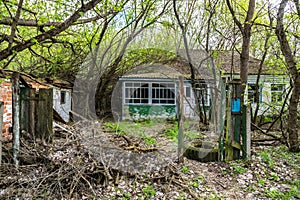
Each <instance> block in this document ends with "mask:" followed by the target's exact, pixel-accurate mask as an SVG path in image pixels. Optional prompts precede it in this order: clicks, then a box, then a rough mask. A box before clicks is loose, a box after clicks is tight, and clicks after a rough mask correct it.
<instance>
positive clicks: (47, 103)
mask: <svg viewBox="0 0 300 200" xmlns="http://www.w3.org/2000/svg"><path fill="white" fill-rule="evenodd" d="M13 73H14V71H11V70H1V71H0V102H3V103H4V110H3V124H2V134H3V140H11V139H12V134H11V133H12V125H13V124H12V123H13V114H12V106H13V103H12V93H13V91H12V78H11V77H12V74H13ZM19 85H20V90H19V95H20V100H19V101H20V108H19V109H20V110H19V111H20V131H26V132H29V133H30V134H33V135H35V134H39V133H38V132H44V131H46V130H50V131H51V132H52V122H53V116H55V118H56V119H58V120H59V121H62V122H65V123H67V122H69V121H70V111H71V91H72V90H71V87H70V84H69V83H67V82H65V81H61V80H55V79H38V78H34V77H32V76H30V75H28V74H25V73H19ZM47 119H49V120H48V125H47V126H45V124H43V123H42V124H40V123H39V122H38V121H47ZM49 123H50V124H49Z"/></svg>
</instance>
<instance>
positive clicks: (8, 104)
mask: <svg viewBox="0 0 300 200" xmlns="http://www.w3.org/2000/svg"><path fill="white" fill-rule="evenodd" d="M0 101H2V102H4V113H3V125H2V134H3V140H4V141H5V140H10V139H12V134H11V133H9V127H11V126H12V88H11V82H10V80H7V79H0ZM0 128H1V127H0ZM0 130H1V129H0Z"/></svg>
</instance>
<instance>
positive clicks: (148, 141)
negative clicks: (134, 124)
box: [144, 135, 156, 145]
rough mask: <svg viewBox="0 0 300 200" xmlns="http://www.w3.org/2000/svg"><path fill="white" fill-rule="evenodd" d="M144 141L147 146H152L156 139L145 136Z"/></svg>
mask: <svg viewBox="0 0 300 200" xmlns="http://www.w3.org/2000/svg"><path fill="white" fill-rule="evenodd" d="M144 140H145V144H147V145H153V144H155V143H156V139H155V138H153V137H151V136H150V135H145V136H144Z"/></svg>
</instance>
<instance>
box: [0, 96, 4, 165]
mask: <svg viewBox="0 0 300 200" xmlns="http://www.w3.org/2000/svg"><path fill="white" fill-rule="evenodd" d="M3 111H4V103H3V102H0V130H1V132H0V166H1V162H2V122H3Z"/></svg>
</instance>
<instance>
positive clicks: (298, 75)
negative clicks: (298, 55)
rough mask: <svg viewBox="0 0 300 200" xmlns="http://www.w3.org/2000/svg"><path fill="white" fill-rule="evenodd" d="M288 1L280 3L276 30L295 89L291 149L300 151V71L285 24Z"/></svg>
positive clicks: (291, 104)
mask: <svg viewBox="0 0 300 200" xmlns="http://www.w3.org/2000/svg"><path fill="white" fill-rule="evenodd" d="M287 2H288V0H282V1H281V3H280V6H279V9H278V13H277V25H276V31H275V32H276V35H277V38H278V40H279V43H280V48H281V51H282V53H283V55H284V58H285V62H286V64H287V68H288V72H289V74H290V76H291V78H292V82H293V91H292V94H291V98H290V104H289V108H288V110H289V115H288V121H287V126H288V128H287V132H288V143H289V150H290V151H292V152H299V151H300V147H299V140H298V127H297V124H298V123H297V116H298V112H297V111H298V104H299V98H300V72H299V71H298V70H297V65H296V62H295V59H294V56H293V53H292V50H291V47H290V45H289V42H288V40H287V36H286V33H285V31H284V26H283V18H284V9H285V7H286V4H287Z"/></svg>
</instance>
